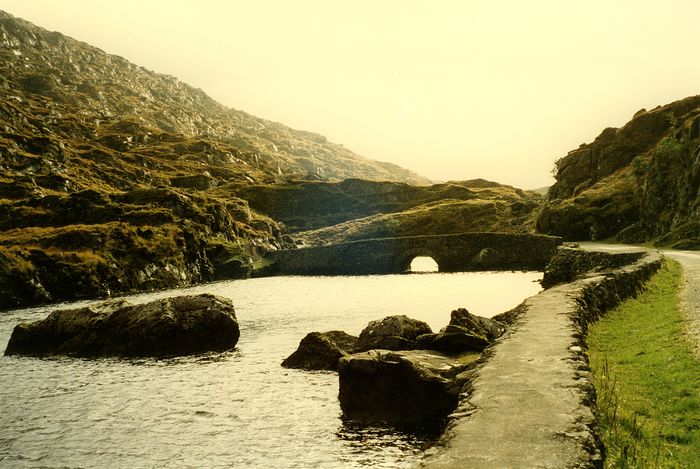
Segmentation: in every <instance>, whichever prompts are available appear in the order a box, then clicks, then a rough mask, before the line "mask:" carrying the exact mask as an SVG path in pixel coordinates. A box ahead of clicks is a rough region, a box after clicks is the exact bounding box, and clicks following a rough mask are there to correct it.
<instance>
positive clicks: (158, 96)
mask: <svg viewBox="0 0 700 469" xmlns="http://www.w3.org/2000/svg"><path fill="white" fill-rule="evenodd" d="M350 176H352V177H364V178H367V179H387V180H399V181H410V182H416V183H424V182H427V180H426V179H424V178H421V177H420V176H417V175H415V174H413V173H411V172H409V171H407V170H404V169H401V168H399V167H396V166H394V165H390V164H387V163H378V162H375V161H371V160H368V159H365V158H362V157H360V156H358V155H356V154H354V153H352V152H351V151H349V150H347V149H345V148H343V147H342V146H341V145H336V144H332V143H330V142H328V141H326V139H325V138H324V137H322V136H320V135H316V134H313V133H310V132H302V131H297V130H293V129H290V128H288V127H285V126H283V125H281V124H277V123H274V122H270V121H266V120H264V119H258V118H256V117H253V116H251V115H249V114H246V113H244V112H241V111H237V110H234V109H229V108H226V107H224V106H222V105H220V104H219V103H217V102H215V101H214V100H212V99H211V98H209V97H208V96H207V95H206V94H204V93H203V92H202V91H200V90H196V89H194V88H192V87H190V86H188V85H186V84H184V83H182V82H180V81H179V80H177V79H176V78H173V77H169V76H165V75H160V74H157V73H153V72H150V71H148V70H146V69H144V68H142V67H138V66H136V65H134V64H131V63H129V62H128V61H126V60H124V59H122V58H120V57H116V56H113V55H109V54H106V53H104V52H103V51H101V50H99V49H97V48H95V47H91V46H89V45H87V44H84V43H81V42H79V41H76V40H74V39H71V38H68V37H66V36H63V35H62V34H60V33H56V32H48V31H46V30H44V29H42V28H39V27H37V26H34V25H32V24H31V23H29V22H26V21H24V20H21V19H18V18H14V17H12V16H11V15H9V14H7V13H3V12H0V308H7V307H13V306H26V305H31V304H40V303H45V302H51V301H59V300H70V299H77V298H93V297H100V296H109V295H111V294H117V293H126V292H135V291H142V290H148V289H158V288H168V287H174V286H182V285H190V284H193V283H197V282H202V281H209V280H215V279H220V278H232V277H244V276H246V275H249V274H250V271H251V269H252V268H253V264H254V262H256V259H258V258H259V257H260V256H261V255H262V254H263V253H264V252H266V251H268V250H273V249H279V248H283V247H291V246H293V242H292V239H291V238H290V237H289V236H286V235H285V233H284V228H283V227H281V226H280V225H279V224H278V223H277V222H276V221H274V220H272V219H270V218H268V217H267V216H264V215H261V214H259V213H257V212H255V210H251V209H250V208H249V206H248V203H247V202H246V201H245V200H243V199H242V198H240V197H238V196H236V194H235V193H233V192H231V191H218V192H216V193H214V192H213V191H212V190H211V189H213V188H216V187H219V186H223V185H227V184H232V183H235V184H236V185H239V186H240V185H247V184H254V183H255V184H261V183H273V182H275V181H284V180H286V179H287V178H290V177H307V178H308V177H312V178H315V179H329V180H336V179H340V178H345V177H350Z"/></svg>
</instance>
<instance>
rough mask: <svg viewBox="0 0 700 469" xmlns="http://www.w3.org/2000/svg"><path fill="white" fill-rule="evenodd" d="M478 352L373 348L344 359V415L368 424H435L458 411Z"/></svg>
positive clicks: (341, 372)
mask: <svg viewBox="0 0 700 469" xmlns="http://www.w3.org/2000/svg"><path fill="white" fill-rule="evenodd" d="M478 356H479V355H478V354H476V353H475V354H470V355H462V356H460V357H449V356H446V355H444V354H441V353H439V352H432V351H426V350H410V351H388V350H370V351H368V352H363V353H356V354H353V355H349V356H347V357H343V358H341V359H340V362H339V365H338V374H339V381H340V392H339V396H338V398H339V400H340V406H341V408H342V410H343V415H344V416H345V417H347V418H350V419H353V420H359V421H364V422H388V423H392V424H401V425H417V426H434V425H436V424H439V423H441V422H442V421H443V419H444V418H445V417H447V415H449V414H450V413H451V412H452V411H454V409H455V408H456V407H457V402H458V399H459V393H460V392H461V390H462V386H463V385H464V384H465V383H466V381H467V380H468V378H469V375H470V374H469V373H464V372H465V371H467V370H468V369H470V368H471V367H472V366H473V365H472V364H473V363H474V361H475V360H476V359H477V358H478Z"/></svg>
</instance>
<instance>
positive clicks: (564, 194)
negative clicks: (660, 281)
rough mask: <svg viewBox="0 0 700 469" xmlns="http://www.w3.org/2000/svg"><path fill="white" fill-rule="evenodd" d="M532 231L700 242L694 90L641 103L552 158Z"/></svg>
mask: <svg viewBox="0 0 700 469" xmlns="http://www.w3.org/2000/svg"><path fill="white" fill-rule="evenodd" d="M555 171H556V180H557V182H556V184H554V185H553V186H552V187H551V188H550V190H549V194H548V198H547V203H546V205H545V206H544V208H543V209H542V212H541V213H540V215H539V217H538V219H537V228H538V230H539V231H541V232H543V233H548V234H555V235H560V236H563V237H564V238H566V239H570V240H606V239H611V240H617V241H622V242H634V243H641V242H653V243H655V244H658V245H666V246H672V247H677V248H695V249H697V248H700V96H695V97H690V98H686V99H683V100H680V101H676V102H673V103H671V104H668V105H665V106H659V107H657V108H655V109H653V110H650V111H646V110H644V109H642V110H641V111H639V112H637V114H635V116H634V117H633V119H632V120H631V121H630V122H628V123H627V124H626V125H625V126H624V127H622V128H621V129H616V128H607V129H605V130H603V132H602V133H601V134H600V135H599V136H598V137H597V138H596V139H595V141H593V142H592V143H590V144H585V145H581V147H579V148H578V149H576V150H573V151H571V152H569V154H568V155H567V156H565V157H563V158H561V159H560V160H558V161H557V163H556V168H555Z"/></svg>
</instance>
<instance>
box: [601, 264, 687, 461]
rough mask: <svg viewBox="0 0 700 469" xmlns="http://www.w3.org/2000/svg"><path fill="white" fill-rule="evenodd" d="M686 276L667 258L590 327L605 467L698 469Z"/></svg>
mask: <svg viewBox="0 0 700 469" xmlns="http://www.w3.org/2000/svg"><path fill="white" fill-rule="evenodd" d="M680 277H681V270H680V266H679V265H678V263H676V262H675V261H670V260H669V261H667V264H666V267H665V268H663V269H662V270H661V271H660V272H659V273H658V274H657V275H656V276H655V277H654V278H653V279H652V280H651V282H650V283H649V285H648V289H647V290H646V291H645V292H644V293H642V294H641V295H639V296H638V297H637V298H635V299H632V300H629V301H626V302H624V303H623V304H622V305H620V307H618V308H617V309H615V310H613V311H610V312H609V313H608V314H607V315H606V316H605V317H604V318H603V319H601V320H600V321H598V322H597V323H596V324H594V325H593V326H592V327H591V328H590V330H589V333H588V345H589V355H590V362H591V368H592V371H593V377H594V384H595V387H596V392H597V394H598V402H597V411H598V416H599V425H600V427H599V434H600V436H601V438H602V440H603V443H604V445H605V447H606V451H607V462H606V467H615V468H618V467H639V468H647V467H674V468H675V467H679V468H680V467H683V468H686V467H687V468H700V362H698V361H697V360H696V359H694V358H693V356H692V355H691V352H690V348H689V346H688V343H687V342H686V338H685V337H684V335H683V322H684V319H683V316H682V314H681V313H680V311H679V299H678V292H679V288H680V287H679V285H680Z"/></svg>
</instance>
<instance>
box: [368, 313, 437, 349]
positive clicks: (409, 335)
mask: <svg viewBox="0 0 700 469" xmlns="http://www.w3.org/2000/svg"><path fill="white" fill-rule="evenodd" d="M432 332H433V331H432V329H431V328H430V326H429V325H428V324H427V323H425V322H423V321H418V320H417V319H411V318H409V317H408V316H405V315H400V316H388V317H386V318H384V319H382V320H378V321H371V322H370V323H369V324H368V325H367V327H365V328H364V329H363V330H362V332H361V333H360V337H359V339H358V341H357V347H356V348H355V351H356V352H365V351H367V350H374V349H384V350H413V349H415V348H416V347H417V342H416V339H417V338H418V336H420V335H423V334H430V333H432Z"/></svg>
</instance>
